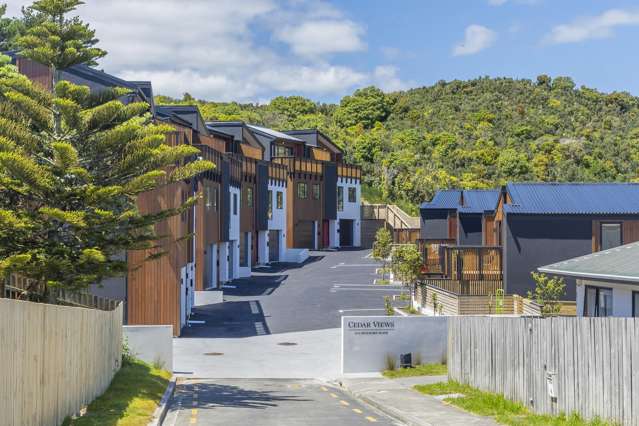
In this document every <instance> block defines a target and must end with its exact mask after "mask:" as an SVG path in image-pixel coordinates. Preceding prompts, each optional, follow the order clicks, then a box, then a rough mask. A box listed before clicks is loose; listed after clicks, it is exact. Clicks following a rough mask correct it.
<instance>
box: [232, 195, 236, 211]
mask: <svg viewBox="0 0 639 426" xmlns="http://www.w3.org/2000/svg"><path fill="white" fill-rule="evenodd" d="M233 214H237V194H233Z"/></svg>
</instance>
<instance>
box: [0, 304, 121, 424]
mask: <svg viewBox="0 0 639 426" xmlns="http://www.w3.org/2000/svg"><path fill="white" fill-rule="evenodd" d="M0 318H2V326H1V327H0V360H1V361H0V423H1V424H2V425H16V426H30V425H34V426H40V425H59V424H61V423H62V421H63V420H64V418H65V417H66V416H68V415H71V414H73V413H76V412H78V411H79V410H80V409H81V408H82V407H84V406H85V405H87V404H88V403H89V402H91V401H92V400H93V399H95V398H96V397H97V396H99V395H100V394H102V393H103V392H104V391H105V390H106V389H107V387H108V386H109V384H110V383H111V379H112V378H113V375H114V374H115V373H116V372H117V371H118V369H119V368H120V361H121V351H122V305H118V306H117V307H116V308H115V309H114V310H112V311H103V310H96V309H85V308H75V307H69V306H59V305H48V304H44V303H34V302H25V301H19V300H11V299H0Z"/></svg>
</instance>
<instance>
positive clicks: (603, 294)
mask: <svg viewBox="0 0 639 426" xmlns="http://www.w3.org/2000/svg"><path fill="white" fill-rule="evenodd" d="M611 315H612V289H609V288H602V287H591V286H586V293H585V297H584V316H585V317H609V316H611Z"/></svg>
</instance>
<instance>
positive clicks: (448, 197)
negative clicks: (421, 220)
mask: <svg viewBox="0 0 639 426" xmlns="http://www.w3.org/2000/svg"><path fill="white" fill-rule="evenodd" d="M460 195H461V190H459V189H443V190H441V191H437V192H436V193H435V195H434V196H433V199H432V200H431V201H430V203H422V205H421V206H420V208H422V209H457V208H458V207H459V200H460Z"/></svg>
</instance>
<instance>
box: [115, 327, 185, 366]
mask: <svg viewBox="0 0 639 426" xmlns="http://www.w3.org/2000/svg"><path fill="white" fill-rule="evenodd" d="M123 332H124V337H125V339H126V341H127V344H128V345H129V350H130V351H131V353H132V354H133V356H135V357H136V358H139V359H141V360H142V361H144V362H147V363H149V364H152V365H153V364H155V363H159V364H160V365H161V366H162V368H163V369H164V370H167V371H171V372H172V371H173V326H171V325H125V326H124V327H123Z"/></svg>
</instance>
